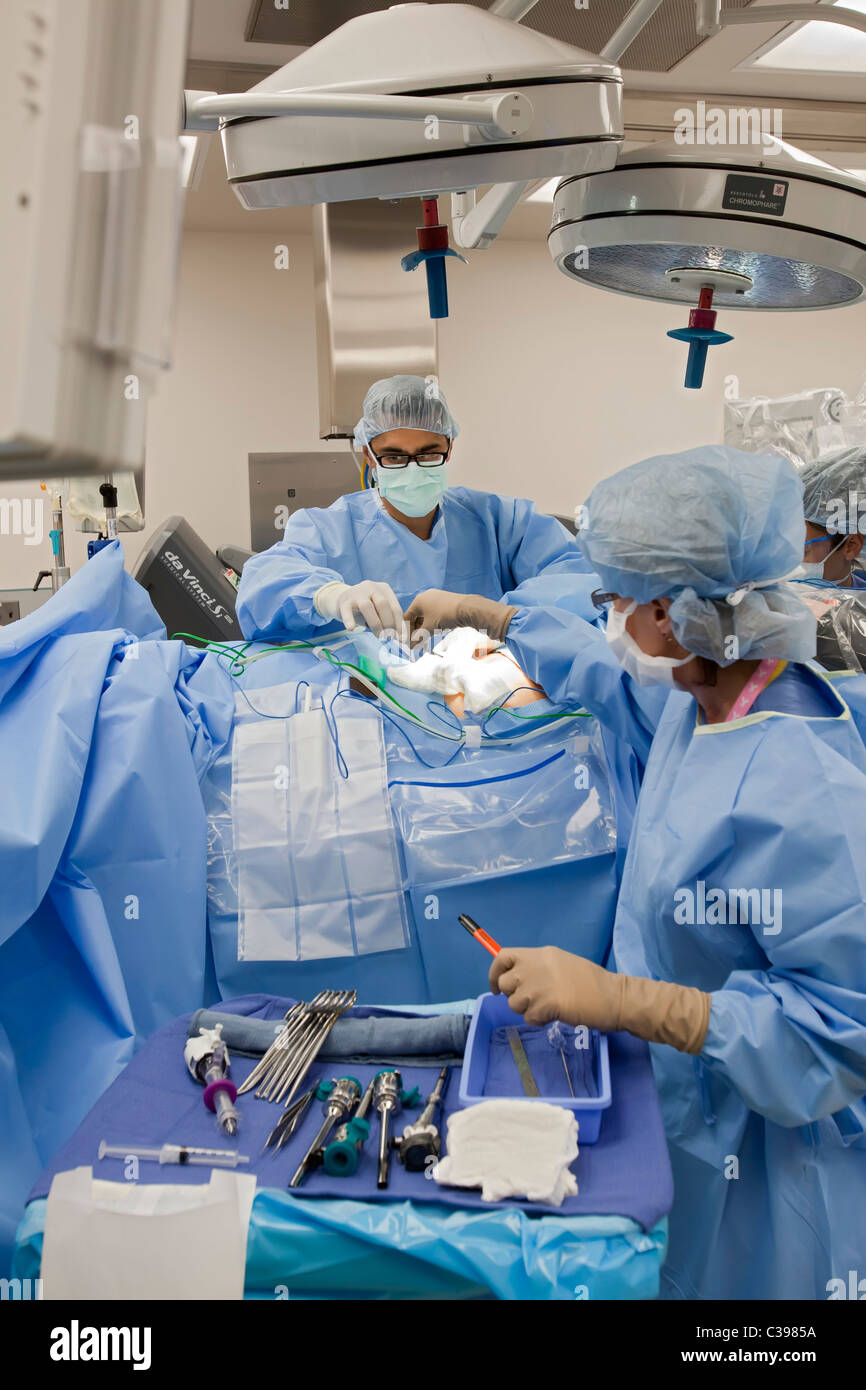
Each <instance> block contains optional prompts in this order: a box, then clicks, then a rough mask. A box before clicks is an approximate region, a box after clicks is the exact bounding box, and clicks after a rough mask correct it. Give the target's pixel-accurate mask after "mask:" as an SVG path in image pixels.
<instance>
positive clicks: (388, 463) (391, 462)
mask: <svg viewBox="0 0 866 1390" xmlns="http://www.w3.org/2000/svg"><path fill="white" fill-rule="evenodd" d="M370 453H371V454H373V458H374V459H375V460H376V462H377V463H378V465H379V467H380V468H406V467H408V465H409V464H410V463H417V465H418V467H419V468H441V466H442V464H443V463H444V462H445V460H446V459H447V457H448V455H447V454H443V453H442V451H441V449H440V450H439V451H438V452H437V453H428V452H427V451H426V449H425V450H424V451H423V453H420V454H404V453H402V452H401V451H400V450H397V449H385V451H384V452H383V453H381V454H374V453H373V450H372V449H371V450H370Z"/></svg>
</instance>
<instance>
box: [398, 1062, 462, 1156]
mask: <svg viewBox="0 0 866 1390" xmlns="http://www.w3.org/2000/svg"><path fill="white" fill-rule="evenodd" d="M450 1076H451V1068H450V1067H443V1068H442V1070H441V1071H440V1073H439V1076H438V1077H437V1080H436V1085H435V1086H434V1087H433V1090H432V1091H431V1092H430V1094H429V1096H428V1097H427V1102H426V1104H425V1106H424V1109H423V1110H422V1111H421V1114H420V1115H419V1116H418V1118H417V1120H416V1121H415V1123H414V1124H411V1125H407V1126H406V1128H405V1129H404V1130H403V1133H402V1134H401V1135H400V1138H399V1139H395V1140H394V1148H395V1149H396V1150H397V1154H398V1156H399V1159H400V1162H401V1163H402V1164H403V1167H404V1168H406V1169H407V1170H408V1172H410V1173H421V1172H423V1171H424V1170H425V1168H426V1167H427V1163H428V1160H429V1159H430V1158H438V1157H439V1150H440V1149H441V1147H442V1136H441V1134H440V1132H439V1130H438V1129H437V1128H436V1126H435V1125H434V1123H433V1116H434V1115H435V1114H436V1110H437V1108H438V1107H439V1106H440V1105H441V1104H442V1101H443V1100H444V1097H445V1091H446V1089H447V1086H448V1081H449V1078H450Z"/></svg>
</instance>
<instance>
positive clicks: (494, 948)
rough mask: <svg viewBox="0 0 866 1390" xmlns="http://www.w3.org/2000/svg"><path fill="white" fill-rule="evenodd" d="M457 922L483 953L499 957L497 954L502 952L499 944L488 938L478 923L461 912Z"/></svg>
mask: <svg viewBox="0 0 866 1390" xmlns="http://www.w3.org/2000/svg"><path fill="white" fill-rule="evenodd" d="M457 921H458V922H459V923H460V925H461V927H465V928H466V930H467V931H468V933H469V935H470V936H474V938H475V940H476V941H477V942H478V944H479V946H483V947H484V949H485V951H489V952H490V954H491V956H498V955H499V952H500V951H501V950H502V947H501V946H500V944H499V942H498V941H494V940H493V937H492V936H490V935H489V933H488V932H486V931H485V930H484V928H483V927H479V925H478V923H477V922H475V921H473V919H472V918H471V917H470V916H468V914H467V913H465V912H461V913H460V914H459V916H458V918H457Z"/></svg>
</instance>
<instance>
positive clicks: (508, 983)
mask: <svg viewBox="0 0 866 1390" xmlns="http://www.w3.org/2000/svg"><path fill="white" fill-rule="evenodd" d="M490 988H491V989H492V990H493V993H494V994H505V995H507V996H508V1004H509V1007H510V1008H512V1009H513V1010H514V1012H515V1013H517V1014H523V1017H524V1018H525V1019H526V1022H527V1023H533V1024H542V1023H550V1022H551V1021H552V1020H553V1019H557V1018H559V1019H561V1020H562V1022H563V1023H571V1024H574V1025H579V1024H584V1025H585V1026H586V1027H587V1028H597V1029H598V1030H599V1032H601V1033H616V1032H619V1031H620V1030H624V1031H625V1032H627V1033H633V1034H634V1036H635V1037H636V1038H643V1039H644V1040H645V1041H646V1042H655V1043H667V1044H668V1046H669V1047H675V1048H676V1049H677V1051H679V1052H691V1053H697V1052H700V1050H701V1048H702V1047H703V1045H704V1039H705V1037H706V1034H707V1026H708V1024H709V1021H710V996H709V994H705V993H704V991H703V990H700V989H693V988H692V987H691V986H689V985H674V984H669V983H668V981H667V980H644V979H641V978H640V977H639V976H637V975H617V974H615V973H614V972H613V971H612V970H605V969H603V968H602V966H600V965H595V964H594V962H593V961H591V960H585V959H584V957H583V956H574V955H572V954H571V952H570V951H560V949H559V948H558V947H557V946H541V947H536V948H532V947H516V948H508V947H503V948H502V950H501V951H500V952H499V955H498V956H497V957H496V958H495V960H494V961H493V964H492V965H491V967H490Z"/></svg>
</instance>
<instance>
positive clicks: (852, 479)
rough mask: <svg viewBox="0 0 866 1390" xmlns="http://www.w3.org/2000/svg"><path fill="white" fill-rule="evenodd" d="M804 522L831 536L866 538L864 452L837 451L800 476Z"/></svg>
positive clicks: (858, 450)
mask: <svg viewBox="0 0 866 1390" xmlns="http://www.w3.org/2000/svg"><path fill="white" fill-rule="evenodd" d="M800 478H801V480H802V483H803V510H804V512H805V514H806V520H807V521H813V522H814V523H815V525H816V526H823V528H824V530H825V531H829V532H831V534H833V535H839V536H841V535H847V536H850V535H854V534H855V533H856V532H858V531H859V532H861V533H862V534H863V535H866V449H864V448H863V447H862V446H859V447H855V448H849V449H837V450H835V451H834V452H833V453H832V454H824V455H823V456H822V457H821V458H819V459H816V460H815V461H814V462H813V463H807V464H806V467H805V468H804V469H803V471H802V473H801V474H800Z"/></svg>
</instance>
